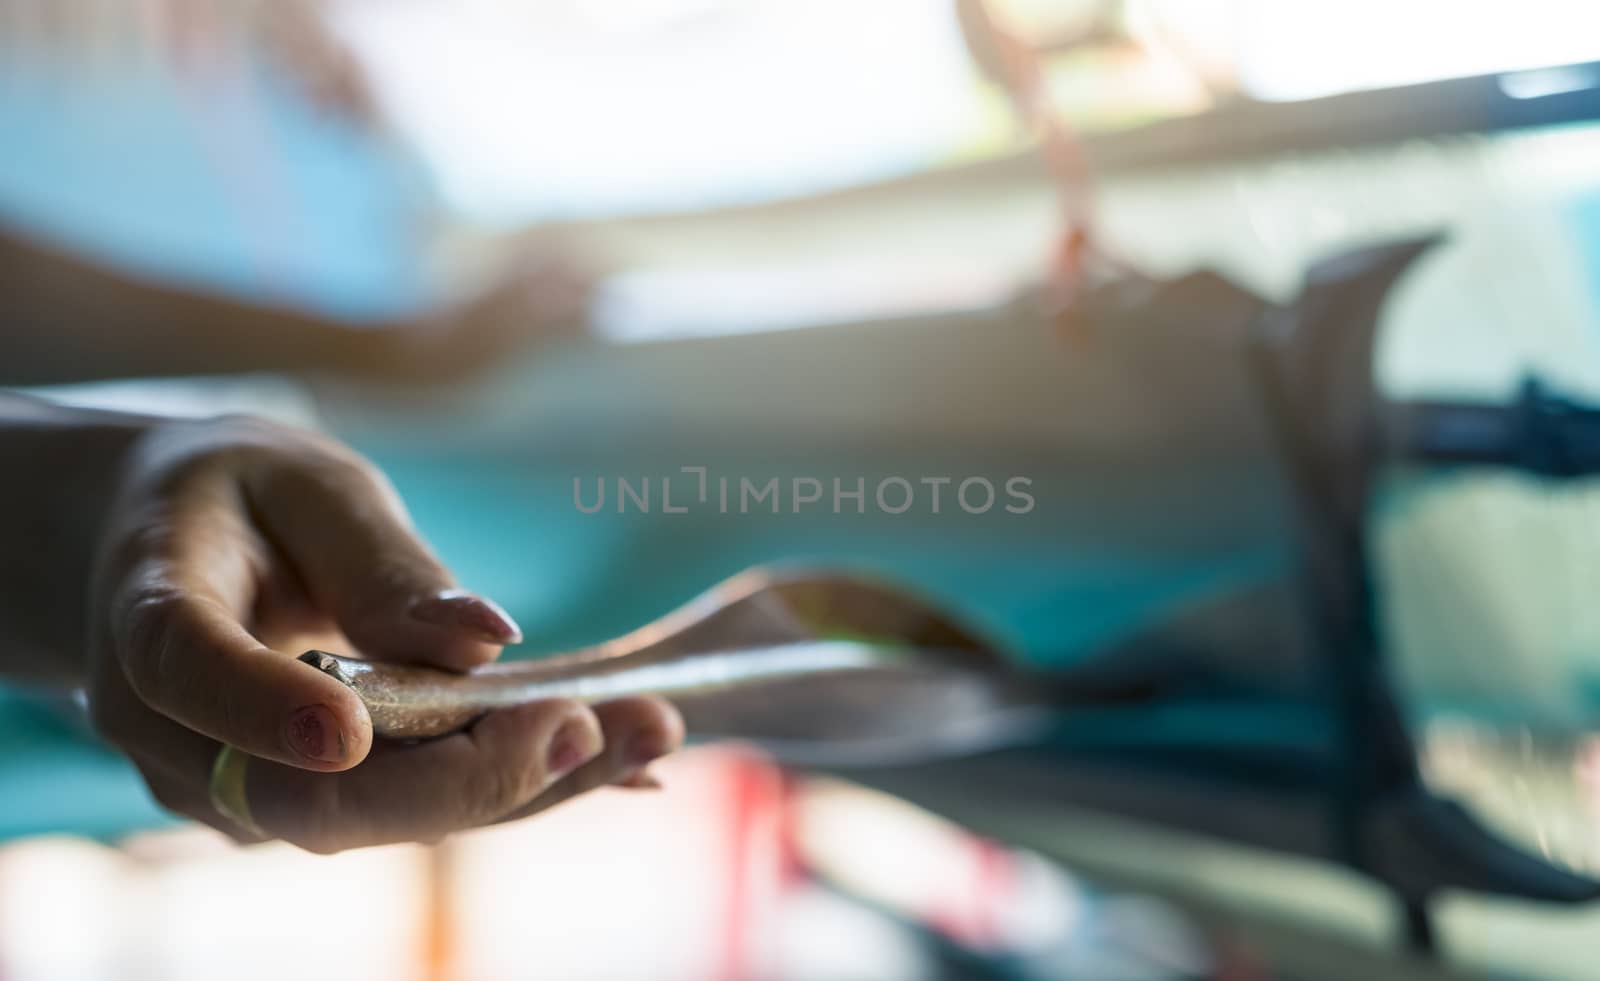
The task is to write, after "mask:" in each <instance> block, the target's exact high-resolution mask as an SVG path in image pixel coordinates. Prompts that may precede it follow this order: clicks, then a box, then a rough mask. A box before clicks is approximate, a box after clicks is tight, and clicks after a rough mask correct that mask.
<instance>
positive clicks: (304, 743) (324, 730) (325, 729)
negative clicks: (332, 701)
mask: <svg viewBox="0 0 1600 981" xmlns="http://www.w3.org/2000/svg"><path fill="white" fill-rule="evenodd" d="M289 746H290V747H291V748H292V749H293V750H294V751H295V752H296V753H299V754H300V755H301V756H304V757H306V758H307V759H311V760H318V761H320V762H322V763H342V762H344V754H345V745H344V730H342V729H340V728H339V722H338V720H337V719H335V718H334V717H333V713H332V712H330V711H328V709H327V707H326V706H324V705H309V706H307V707H305V708H303V709H301V710H300V711H298V712H296V713H295V714H293V715H291V716H290V717H289Z"/></svg>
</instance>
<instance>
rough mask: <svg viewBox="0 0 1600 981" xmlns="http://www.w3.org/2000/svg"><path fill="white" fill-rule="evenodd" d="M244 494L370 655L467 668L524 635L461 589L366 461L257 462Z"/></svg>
mask: <svg viewBox="0 0 1600 981" xmlns="http://www.w3.org/2000/svg"><path fill="white" fill-rule="evenodd" d="M245 491H246V495H247V497H248V499H249V500H250V503H251V506H252V508H253V510H254V511H255V513H256V514H257V515H258V517H259V520H260V521H261V522H262V523H263V524H264V525H265V526H266V528H267V531H268V532H269V533H270V535H271V536H272V538H273V540H274V543H275V544H276V545H277V546H278V547H279V549H280V550H281V551H282V552H284V553H285V554H286V555H287V557H288V558H289V560H290V561H291V563H292V565H293V566H294V568H295V569H296V571H297V572H298V573H299V574H300V576H301V578H302V580H303V581H304V584H305V587H306V591H307V592H308V594H309V595H310V597H311V599H312V602H313V603H314V604H315V605H316V606H318V607H320V608H321V609H324V610H327V611H329V612H330V613H331V614H332V615H333V616H334V617H335V619H336V620H337V621H338V623H339V627H340V629H341V630H342V631H343V632H344V634H345V636H347V637H349V638H350V640H351V641H352V642H353V643H354V644H355V645H356V646H357V647H358V648H360V650H361V651H362V653H364V654H366V655H367V656H369V657H374V658H381V659H384V660H395V661H406V662H411V663H421V664H431V665H434V666H436V667H442V668H446V669H449V670H465V669H467V668H471V667H474V666H476V665H479V664H483V663H484V662H486V661H490V660H493V659H494V658H495V657H497V656H498V655H499V653H500V648H501V647H502V646H503V645H505V644H514V643H518V642H519V641H521V639H522V634H521V631H520V630H519V629H518V628H517V625H516V623H515V622H513V621H512V620H511V618H510V617H509V616H508V615H507V614H506V612H505V611H504V610H502V609H500V608H499V607H498V606H496V605H495V604H494V603H492V602H490V601H489V600H486V599H484V598H482V597H479V596H475V595H473V594H471V593H468V592H465V591H464V590H461V589H459V588H458V587H457V586H456V584H455V581H454V579H453V578H452V577H451V575H450V573H449V572H448V571H447V570H446V569H445V568H444V566H442V565H441V564H440V563H439V560H438V559H436V558H435V557H434V556H433V553H432V552H431V551H429V549H428V548H427V546H426V545H424V544H423V543H422V541H421V540H420V539H419V538H418V537H417V535H416V532H415V531H414V530H413V529H412V528H411V526H410V523H409V519H408V518H407V516H406V514H405V510H404V508H403V506H402V505H401V504H400V501H399V498H398V496H397V495H396V494H395V493H394V490H393V489H392V488H391V487H390V486H389V484H388V482H387V481H386V480H385V479H384V478H383V476H382V475H381V474H379V473H378V472H377V471H375V470H374V469H372V468H371V467H369V466H367V465H365V464H364V463H361V462H360V461H359V460H356V459H354V458H351V459H333V460H330V461H327V462H326V463H325V464H323V465H319V466H317V467H283V466H265V467H259V468H256V469H255V470H254V471H253V472H251V473H249V474H247V475H246V476H245Z"/></svg>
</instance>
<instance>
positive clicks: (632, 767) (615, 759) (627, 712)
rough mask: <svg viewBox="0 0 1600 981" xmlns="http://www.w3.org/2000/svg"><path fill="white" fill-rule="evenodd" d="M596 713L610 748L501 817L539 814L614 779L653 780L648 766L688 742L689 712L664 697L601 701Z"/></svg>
mask: <svg viewBox="0 0 1600 981" xmlns="http://www.w3.org/2000/svg"><path fill="white" fill-rule="evenodd" d="M594 713H595V715H596V716H597V717H598V718H599V720H600V725H601V727H602V729H603V730H604V732H605V736H606V745H605V751H604V752H603V753H601V754H600V755H598V756H596V757H595V758H594V759H592V760H590V761H589V762H588V763H585V764H584V765H583V766H581V767H579V768H577V769H576V770H574V771H572V773H571V774H569V775H568V776H566V777H563V778H562V779H560V780H558V781H556V782H555V783H554V784H552V785H551V786H550V787H549V789H547V790H545V791H544V792H543V793H542V794H540V795H539V796H538V797H536V798H534V799H533V800H532V801H530V802H528V804H526V805H525V806H523V807H521V808H518V809H516V810H514V811H511V812H510V813H507V814H505V815H503V816H502V817H501V818H500V820H501V821H515V820H518V819H520V818H524V817H528V816H529V815H531V814H537V813H539V812H540V811H544V810H548V809H549V808H552V807H555V806H556V805H557V804H560V803H562V802H563V801H567V800H570V799H572V798H573V797H576V796H578V795H579V794H583V793H587V792H588V791H591V790H595V789H598V788H600V787H605V786H608V785H614V786H626V787H648V786H652V785H653V779H652V778H651V777H650V776H649V773H648V771H647V770H646V767H647V766H649V764H650V763H651V762H652V761H654V760H657V759H660V758H661V757H663V756H666V755H667V754H669V753H672V752H674V751H676V750H677V749H678V748H679V747H681V746H682V745H683V736H684V730H683V717H682V716H680V715H679V714H678V710H677V709H675V708H673V707H672V705H671V704H670V703H668V702H667V701H665V700H664V699H660V698H654V697H649V698H622V699H617V700H616V701H613V702H606V703H604V704H601V705H597V706H595V708H594Z"/></svg>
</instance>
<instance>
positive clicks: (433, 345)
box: [355, 248, 595, 383]
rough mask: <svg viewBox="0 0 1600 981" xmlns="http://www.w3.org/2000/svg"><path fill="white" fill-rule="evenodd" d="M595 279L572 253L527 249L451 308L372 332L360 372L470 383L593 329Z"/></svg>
mask: <svg viewBox="0 0 1600 981" xmlns="http://www.w3.org/2000/svg"><path fill="white" fill-rule="evenodd" d="M594 282H595V275H594V273H593V272H591V271H590V270H589V269H588V268H587V267H586V266H585V265H583V264H582V263H581V262H580V261H579V260H578V259H576V258H574V257H573V256H572V255H571V254H570V253H569V252H567V251H564V250H556V249H537V250H536V249H532V248H525V249H523V250H522V251H521V252H520V253H519V254H518V255H517V257H516V258H515V259H514V260H513V261H512V262H510V263H509V264H508V266H507V268H506V269H505V270H503V271H502V272H501V273H500V274H499V275H498V276H497V277H496V278H495V279H494V280H493V281H492V282H491V283H490V285H488V286H487V287H486V288H483V289H482V290H480V291H479V292H477V293H474V294H472V295H470V296H468V297H466V298H465V299H462V300H458V301H456V302H454V303H451V304H448V305H447V306H445V307H444V308H442V309H440V310H436V311H432V312H430V313H427V314H423V315H420V316H418V317H416V318H413V319H410V320H405V321H401V322H399V323H395V324H391V325H389V326H387V327H386V328H385V329H382V330H374V331H368V332H367V334H368V335H369V336H370V338H371V340H372V348H371V349H370V352H369V353H370V355H371V356H370V357H369V358H368V359H366V360H365V361H364V362H361V363H358V364H357V365H356V366H355V367H356V370H357V371H358V372H359V373H361V374H363V375H367V376H369V377H373V378H376V379H378V380H381V381H392V382H403V383H428V382H448V381H457V380H460V379H463V378H469V377H471V376H473V375H475V374H477V373H479V372H481V371H483V370H485V369H488V368H491V367H493V366H495V365H497V364H502V363H504V361H505V360H506V359H507V358H508V357H512V356H515V355H517V354H519V353H522V352H525V351H528V350H531V349H533V348H535V347H537V346H539V345H540V344H543V343H548V342H551V341H556V340H560V339H562V338H566V337H573V336H576V335H578V334H580V333H581V332H582V331H583V330H584V329H585V328H586V327H587V326H588V314H589V304H590V300H591V298H592V296H593V292H594Z"/></svg>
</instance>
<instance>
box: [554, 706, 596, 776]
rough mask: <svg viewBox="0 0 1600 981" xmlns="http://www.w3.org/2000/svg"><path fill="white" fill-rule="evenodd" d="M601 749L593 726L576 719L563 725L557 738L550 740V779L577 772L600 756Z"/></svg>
mask: <svg viewBox="0 0 1600 981" xmlns="http://www.w3.org/2000/svg"><path fill="white" fill-rule="evenodd" d="M601 748H602V747H601V744H600V738H599V735H598V734H597V733H596V732H595V731H594V727H593V726H588V725H585V724H583V723H582V722H579V721H577V720H576V719H574V720H573V721H571V722H568V723H567V724H566V725H563V726H562V727H561V729H560V730H559V731H558V732H557V733H556V737H555V738H554V739H552V740H550V755H549V757H548V758H547V769H548V770H549V773H550V779H552V780H554V779H555V778H557V777H561V776H565V775H566V774H568V773H571V772H572V771H573V770H576V769H577V768H578V767H580V766H582V765H583V764H585V763H587V762H589V761H590V760H592V759H594V758H595V757H596V756H599V755H600V750H601Z"/></svg>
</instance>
